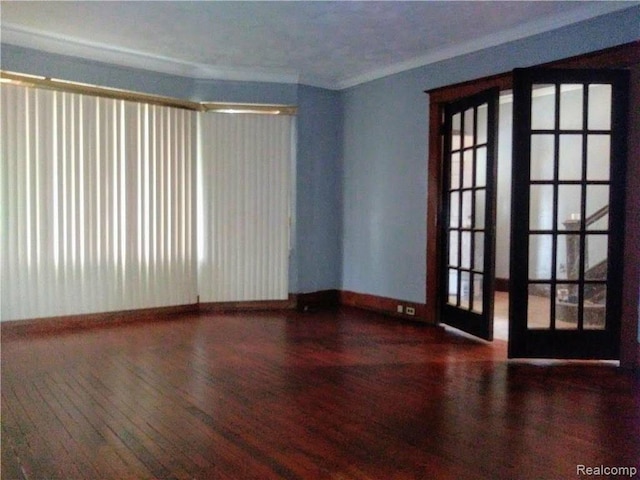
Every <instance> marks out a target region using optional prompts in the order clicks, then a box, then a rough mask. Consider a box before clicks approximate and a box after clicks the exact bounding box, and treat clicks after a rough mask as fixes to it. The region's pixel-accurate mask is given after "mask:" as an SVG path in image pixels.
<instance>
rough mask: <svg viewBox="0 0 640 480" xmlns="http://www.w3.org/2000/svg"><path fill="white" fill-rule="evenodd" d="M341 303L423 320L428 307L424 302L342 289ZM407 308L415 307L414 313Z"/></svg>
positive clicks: (394, 315) (409, 318)
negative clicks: (410, 312) (400, 309)
mask: <svg viewBox="0 0 640 480" xmlns="http://www.w3.org/2000/svg"><path fill="white" fill-rule="evenodd" d="M340 304H341V305H346V306H349V307H356V308H361V309H364V310H371V311H373V312H378V313H383V314H385V315H391V316H393V317H399V318H405V319H408V320H418V321H421V322H425V321H426V317H427V307H426V305H425V304H424V303H415V302H408V301H405V300H399V299H396V298H389V297H380V296H378V295H370V294H368V293H357V292H350V291H345V290H343V291H340ZM398 306H402V312H400V311H398ZM407 308H410V309H411V308H413V311H414V315H409V314H407V313H406V312H407Z"/></svg>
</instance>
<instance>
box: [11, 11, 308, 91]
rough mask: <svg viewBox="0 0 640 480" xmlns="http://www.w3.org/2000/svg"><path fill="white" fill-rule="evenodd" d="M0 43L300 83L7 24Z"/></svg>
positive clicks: (126, 63) (220, 76) (218, 76)
mask: <svg viewBox="0 0 640 480" xmlns="http://www.w3.org/2000/svg"><path fill="white" fill-rule="evenodd" d="M2 43H6V44H10V45H17V46H20V47H25V48H32V49H35V50H40V51H43V52H49V53H55V54H60V55H68V56H71V57H80V58H83V59H85V60H94V61H97V62H104V63H109V64H112V65H119V66H123V67H132V68H138V69H143V70H151V71H154V72H159V73H166V74H169V75H178V76H182V77H189V78H192V79H198V80H230V81H245V82H273V83H294V84H295V83H298V82H299V76H298V74H297V73H296V72H291V71H283V70H274V71H269V70H267V69H260V68H246V69H244V68H233V67H224V66H222V67H219V66H215V65H207V64H202V63H193V62H185V61H183V60H178V59H175V58H169V57H163V56H160V55H154V54H150V53H147V52H140V51H136V50H130V49H125V48H120V47H113V46H110V45H104V44H99V43H94V42H88V41H78V40H76V39H74V38H69V37H65V36H61V35H53V34H48V33H47V34H45V33H41V32H38V31H35V30H32V29H28V28H24V27H18V26H15V25H11V24H6V23H3V25H2Z"/></svg>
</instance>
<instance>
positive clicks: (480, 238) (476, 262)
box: [473, 232, 484, 272]
mask: <svg viewBox="0 0 640 480" xmlns="http://www.w3.org/2000/svg"><path fill="white" fill-rule="evenodd" d="M474 237H475V243H474V248H475V251H476V253H475V255H474V258H473V269H474V270H475V271H476V272H482V271H484V233H482V232H476V233H474Z"/></svg>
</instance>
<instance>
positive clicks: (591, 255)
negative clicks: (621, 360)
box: [510, 69, 625, 358]
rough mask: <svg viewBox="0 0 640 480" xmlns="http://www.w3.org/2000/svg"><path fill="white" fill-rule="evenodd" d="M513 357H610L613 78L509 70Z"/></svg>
mask: <svg viewBox="0 0 640 480" xmlns="http://www.w3.org/2000/svg"><path fill="white" fill-rule="evenodd" d="M514 80H515V88H514V98H515V103H514V109H515V110H514V125H515V131H514V186H515V188H514V195H513V206H512V218H513V222H512V223H513V225H512V228H513V235H514V237H513V238H514V243H512V260H511V262H512V270H511V284H512V292H511V305H512V307H511V314H510V319H511V331H510V338H511V339H513V342H511V343H510V355H511V356H524V357H557V358H615V356H616V355H617V346H618V343H619V340H618V339H617V337H616V336H617V333H618V331H619V320H620V319H619V306H620V305H619V304H620V302H619V295H618V293H619V290H620V289H619V288H617V286H618V285H619V282H620V274H621V269H619V268H618V269H617V270H616V266H617V265H619V264H620V261H621V259H620V258H619V257H620V251H621V243H620V242H621V238H622V222H623V218H622V213H623V212H622V209H623V201H624V198H623V191H624V184H622V185H620V183H621V182H623V179H624V175H623V170H624V151H623V150H621V149H622V148H623V146H624V138H625V137H624V135H623V130H624V129H623V124H624V119H625V114H624V108H623V107H622V105H623V98H622V97H621V96H620V90H621V89H622V84H621V80H622V79H621V77H620V76H619V75H618V74H617V72H604V71H595V72H594V71H590V72H586V71H549V70H539V69H536V70H524V71H516V73H515V77H514Z"/></svg>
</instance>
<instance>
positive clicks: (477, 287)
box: [472, 274, 484, 313]
mask: <svg viewBox="0 0 640 480" xmlns="http://www.w3.org/2000/svg"><path fill="white" fill-rule="evenodd" d="M483 287H484V284H483V276H482V275H478V274H475V275H473V308H472V310H473V311H474V312H476V313H482V311H483V304H482V289H483Z"/></svg>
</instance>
